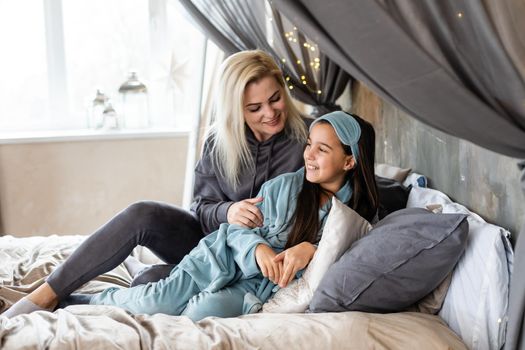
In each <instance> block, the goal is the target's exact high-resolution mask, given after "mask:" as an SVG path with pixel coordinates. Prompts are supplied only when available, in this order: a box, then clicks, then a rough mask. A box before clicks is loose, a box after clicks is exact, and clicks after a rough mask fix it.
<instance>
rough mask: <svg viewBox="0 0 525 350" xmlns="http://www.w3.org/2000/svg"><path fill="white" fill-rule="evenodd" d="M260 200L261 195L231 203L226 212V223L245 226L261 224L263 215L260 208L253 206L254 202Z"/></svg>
mask: <svg viewBox="0 0 525 350" xmlns="http://www.w3.org/2000/svg"><path fill="white" fill-rule="evenodd" d="M262 200H263V198H262V197H257V198H248V199H245V200H242V201H239V202H235V203H233V204H232V205H231V206H230V207H229V208H228V213H227V214H226V218H227V219H228V223H230V224H236V225H239V226H242V227H246V228H255V227H259V226H262V224H263V216H262V213H261V210H260V209H259V208H258V207H256V206H255V204H256V203H259V202H262Z"/></svg>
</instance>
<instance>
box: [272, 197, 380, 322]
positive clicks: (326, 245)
mask: <svg viewBox="0 0 525 350" xmlns="http://www.w3.org/2000/svg"><path fill="white" fill-rule="evenodd" d="M371 228H372V226H371V225H370V223H369V222H368V221H366V219H364V218H363V217H361V216H360V215H359V214H358V213H356V212H355V211H354V210H353V209H351V208H350V207H348V206H347V205H345V204H344V203H342V202H341V201H340V200H338V199H337V198H336V197H332V209H331V210H330V213H329V214H328V217H327V219H326V224H325V226H324V229H323V235H322V237H321V241H320V242H319V246H318V248H317V250H316V252H315V254H314V256H313V258H312V261H310V263H309V264H308V266H307V267H306V269H305V270H304V274H303V275H302V276H301V277H299V278H297V279H295V280H293V281H292V282H291V283H290V284H289V285H288V286H286V287H285V288H281V289H279V290H278V291H277V293H275V295H274V296H273V297H272V298H271V299H270V300H268V301H267V302H266V303H265V304H264V305H263V307H262V312H281V313H290V312H304V311H305V310H306V309H307V308H308V304H310V300H312V296H313V293H314V291H315V290H316V289H317V286H318V285H319V282H320V281H321V279H322V278H323V276H324V274H325V273H326V270H328V268H329V267H330V266H331V265H332V264H333V263H334V262H336V261H337V260H338V259H339V258H340V257H341V255H343V253H344V252H345V251H346V250H347V249H348V248H349V247H350V246H351V245H352V243H354V242H355V241H357V240H358V239H360V238H361V237H363V236H364V235H366V234H367V233H368V231H370V229H371Z"/></svg>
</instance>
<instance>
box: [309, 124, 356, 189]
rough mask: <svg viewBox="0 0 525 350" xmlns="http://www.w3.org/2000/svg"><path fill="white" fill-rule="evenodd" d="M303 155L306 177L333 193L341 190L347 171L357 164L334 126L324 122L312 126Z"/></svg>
mask: <svg viewBox="0 0 525 350" xmlns="http://www.w3.org/2000/svg"><path fill="white" fill-rule="evenodd" d="M303 156H304V164H305V171H306V179H307V180H308V181H310V182H312V183H318V184H320V185H321V187H322V188H323V189H325V190H328V191H330V192H332V193H336V192H337V191H339V189H340V188H341V187H342V186H343V183H344V180H345V175H346V172H347V171H348V170H350V169H352V168H353V167H354V166H355V160H354V157H353V156H351V155H347V154H345V151H344V149H343V146H342V145H341V141H339V138H338V137H337V134H336V133H335V130H334V128H333V127H332V126H331V125H330V124H329V123H324V122H319V123H316V124H314V126H313V127H312V129H311V131H310V135H309V136H308V141H307V143H306V148H305V150H304V154H303Z"/></svg>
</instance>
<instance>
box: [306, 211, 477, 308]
mask: <svg viewBox="0 0 525 350" xmlns="http://www.w3.org/2000/svg"><path fill="white" fill-rule="evenodd" d="M467 234H468V224H467V220H466V216H465V215H463V214H434V213H431V212H429V211H428V210H426V209H420V208H409V209H402V210H399V211H396V212H395V213H393V214H390V215H389V216H387V217H386V218H385V219H383V220H381V221H379V223H378V224H377V225H376V226H374V228H373V229H372V230H371V231H370V232H369V233H368V235H366V236H365V237H363V238H362V239H360V240H359V241H357V242H355V243H354V244H353V245H352V247H351V248H350V249H349V250H348V251H347V252H346V253H345V254H344V255H343V256H342V257H341V259H339V261H337V262H336V263H335V264H334V265H332V266H331V267H330V269H329V270H328V272H327V273H326V274H325V276H324V278H323V279H322V281H321V283H320V285H319V287H318V289H317V290H316V291H315V293H314V296H313V298H312V302H311V303H310V310H312V311H314V312H330V311H332V312H333V311H351V310H355V311H367V312H397V311H402V310H406V309H407V308H408V307H410V306H411V305H413V304H414V303H416V302H417V301H419V300H421V299H422V298H424V297H425V296H426V295H427V294H429V293H430V292H431V291H433V290H434V289H435V288H436V287H437V286H438V285H439V284H440V283H441V282H442V281H443V280H444V279H445V278H446V276H447V275H448V274H449V273H450V272H451V271H452V269H453V268H454V266H455V265H456V262H457V261H458V259H459V258H460V256H461V255H462V253H463V250H464V247H465V242H466V240H467Z"/></svg>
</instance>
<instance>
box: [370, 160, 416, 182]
mask: <svg viewBox="0 0 525 350" xmlns="http://www.w3.org/2000/svg"><path fill="white" fill-rule="evenodd" d="M410 171H412V169H411V168H405V169H403V168H400V167H397V166H394V165H390V164H384V163H379V164H376V166H375V173H376V174H377V175H379V176H381V177H386V178H387V179H392V180H396V181H397V182H403V181H405V179H406V177H407V175H408V174H409V173H410Z"/></svg>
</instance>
